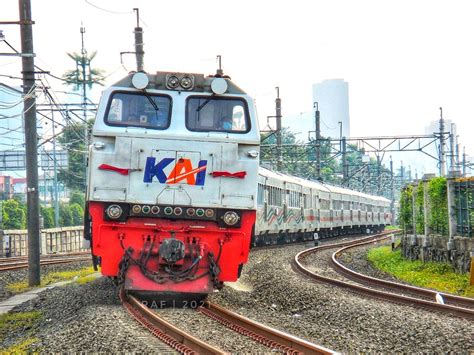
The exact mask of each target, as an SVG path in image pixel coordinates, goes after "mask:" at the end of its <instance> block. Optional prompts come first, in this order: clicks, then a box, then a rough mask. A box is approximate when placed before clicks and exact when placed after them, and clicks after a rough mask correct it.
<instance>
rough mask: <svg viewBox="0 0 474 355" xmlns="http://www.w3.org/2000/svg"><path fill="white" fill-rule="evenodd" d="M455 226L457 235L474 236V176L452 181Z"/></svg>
mask: <svg viewBox="0 0 474 355" xmlns="http://www.w3.org/2000/svg"><path fill="white" fill-rule="evenodd" d="M454 191H455V208H456V222H457V223H456V227H457V232H458V234H459V235H462V236H464V237H473V236H474V231H473V228H474V178H473V177H471V178H462V179H457V180H456V181H455V182H454Z"/></svg>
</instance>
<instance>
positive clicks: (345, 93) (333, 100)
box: [313, 79, 351, 138]
mask: <svg viewBox="0 0 474 355" xmlns="http://www.w3.org/2000/svg"><path fill="white" fill-rule="evenodd" d="M313 101H314V102H317V103H318V107H319V111H320V113H321V135H322V136H323V137H331V138H339V137H340V136H341V124H342V136H343V137H350V131H351V130H350V120H349V84H348V83H347V82H346V81H344V80H343V79H331V80H324V81H323V82H321V83H318V84H314V85H313Z"/></svg>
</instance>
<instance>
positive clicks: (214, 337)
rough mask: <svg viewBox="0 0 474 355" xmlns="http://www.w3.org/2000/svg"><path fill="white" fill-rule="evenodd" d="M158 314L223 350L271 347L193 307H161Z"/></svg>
mask: <svg viewBox="0 0 474 355" xmlns="http://www.w3.org/2000/svg"><path fill="white" fill-rule="evenodd" d="M157 312H158V314H160V315H161V316H163V318H165V319H166V320H168V321H170V322H171V323H173V324H177V325H179V328H180V329H182V330H185V331H187V332H189V333H190V334H193V335H194V336H195V337H197V338H198V339H201V340H202V341H205V342H206V343H209V344H211V345H213V346H215V347H217V348H219V349H221V350H223V351H226V352H229V353H230V352H232V353H246V354H250V353H260V354H262V353H265V352H270V351H271V349H269V348H267V347H265V346H263V345H261V344H259V343H257V342H255V341H253V340H251V339H250V338H248V337H246V336H243V335H240V334H239V333H236V332H234V331H233V330H231V329H229V328H226V327H225V326H223V325H221V324H220V323H218V322H217V321H215V320H213V319H211V318H209V317H208V316H206V315H204V314H202V313H200V312H198V311H197V310H192V309H161V310H157Z"/></svg>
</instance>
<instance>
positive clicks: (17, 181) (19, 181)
mask: <svg viewBox="0 0 474 355" xmlns="http://www.w3.org/2000/svg"><path fill="white" fill-rule="evenodd" d="M13 193H14V194H15V195H25V197H26V178H13Z"/></svg>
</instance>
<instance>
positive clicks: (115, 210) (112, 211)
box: [105, 205, 123, 219]
mask: <svg viewBox="0 0 474 355" xmlns="http://www.w3.org/2000/svg"><path fill="white" fill-rule="evenodd" d="M122 212H123V211H122V207H120V206H119V205H110V206H109V207H107V209H106V210H105V213H107V216H108V217H109V218H110V219H118V218H120V216H121V215H122Z"/></svg>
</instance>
